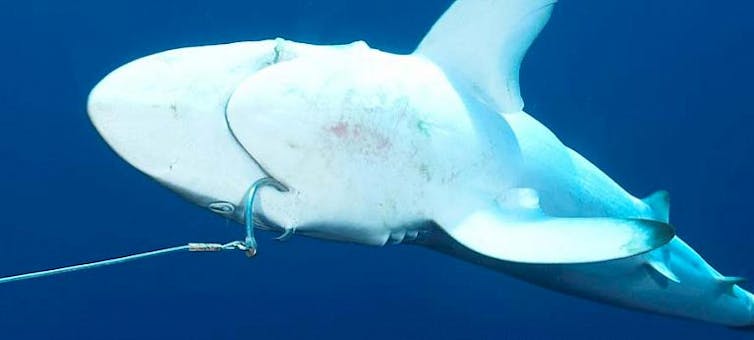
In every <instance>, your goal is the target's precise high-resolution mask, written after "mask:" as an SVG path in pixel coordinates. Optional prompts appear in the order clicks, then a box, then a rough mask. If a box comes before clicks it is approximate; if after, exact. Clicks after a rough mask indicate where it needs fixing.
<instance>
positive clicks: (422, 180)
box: [89, 0, 754, 326]
mask: <svg viewBox="0 0 754 340" xmlns="http://www.w3.org/2000/svg"><path fill="white" fill-rule="evenodd" d="M553 3H554V1H549V0H537V1H526V0H518V1H516V0H511V1H488V0H460V1H457V2H456V3H455V4H454V5H453V7H451V9H450V10H449V11H448V12H447V13H446V14H445V16H444V17H443V18H442V19H441V20H440V21H439V22H438V23H437V24H436V25H435V27H434V28H433V30H432V31H431V32H430V33H429V35H428V36H427V38H425V40H424V42H423V43H422V45H421V46H420V47H419V48H418V49H417V51H416V53H414V54H412V55H407V56H403V55H393V54H390V53H385V52H381V51H377V50H374V49H371V48H369V47H368V46H367V45H366V44H364V43H354V44H352V45H347V46H313V45H307V44H300V43H294V42H287V41H284V40H281V39H278V40H269V41H260V42H247V43H237V44H229V45H220V46H208V47H200V48H189V49H181V50H175V51H168V52H164V53H160V54H157V55H154V56H150V57H147V58H144V59H141V60H138V61H135V62H133V63H131V64H129V65H127V66H124V67H123V68H121V69H119V70H117V71H115V72H113V74H111V75H110V76H108V77H107V78H106V79H105V80H103V82H102V83H100V84H99V85H98V86H97V88H95V90H94V91H93V92H92V95H91V97H90V103H89V108H90V115H91V117H92V120H93V122H94V123H95V125H96V126H97V128H98V129H99V130H100V132H101V133H102V134H103V136H105V138H106V139H107V140H108V142H109V143H110V144H111V145H112V146H113V147H114V149H115V150H116V151H117V152H119V153H120V154H121V155H122V156H123V157H124V158H125V159H127V160H128V161H129V162H131V163H132V164H134V165H135V166H137V167H138V168H139V169H141V170H142V171H144V172H145V173H147V174H149V175H150V176H152V177H154V178H155V179H157V180H158V181H160V182H161V183H163V184H165V185H168V186H169V187H171V188H173V189H175V190H176V191H178V192H179V193H181V194H182V195H184V196H185V197H187V198H188V199H190V200H191V201H193V202H194V203H197V204H199V205H201V206H204V207H208V208H210V209H212V210H213V211H215V212H218V213H221V214H224V215H226V216H228V217H231V218H234V219H236V220H239V221H242V220H243V218H244V213H246V212H245V211H243V210H241V209H238V207H239V206H241V204H240V202H241V201H242V200H243V198H244V194H245V192H246V190H247V189H248V186H249V184H250V183H252V182H254V181H255V180H257V179H259V178H262V177H265V176H272V177H275V178H276V179H278V180H280V181H281V182H283V183H284V184H285V185H286V186H288V188H290V189H291V191H290V192H288V193H278V192H275V191H273V190H269V191H266V190H265V191H262V192H261V193H260V195H259V197H258V200H257V203H256V204H257V210H256V212H257V213H258V216H255V217H256V218H257V219H258V221H259V225H258V226H260V227H265V228H269V229H280V230H284V231H285V232H286V233H287V234H290V233H292V232H294V231H295V233H297V234H302V235H307V236H312V237H319V238H325V239H331V240H339V241H348V242H356V243H362V244H370V245H385V244H389V243H409V244H421V245H424V246H427V247H430V248H433V249H436V250H439V251H442V252H445V253H448V254H450V255H453V256H456V257H460V258H463V259H466V260H469V261H472V262H475V263H479V264H482V265H485V266H489V267H492V268H494V269H497V270H500V271H503V272H506V273H509V274H512V275H515V276H517V277H520V278H522V279H524V280H527V281H530V282H533V283H535V284H539V285H543V286H546V287H549V288H552V289H555V290H560V291H564V292H567V293H571V294H576V295H580V296H583V297H587V298H591V299H596V300H600V301H604V302H608V303H613V304H617V305H621V306H626V307H632V308H639V309H644V310H648V311H654V312H659V313H663V314H669V315H676V316H682V317H688V318H694V319H700V320H705V321H710V322H716V323H721V324H726V325H731V326H748V325H751V324H752V323H754V307H753V306H754V304H753V300H752V296H751V295H750V294H749V293H748V292H746V291H745V290H743V289H741V288H740V287H738V286H737V285H736V283H738V282H739V281H738V280H737V279H735V278H727V277H724V276H722V275H720V274H719V273H718V272H716V271H715V270H714V269H713V268H712V267H710V266H709V265H708V264H707V263H706V262H705V261H704V260H703V259H702V258H701V257H700V256H699V255H698V254H697V253H696V252H694V251H693V250H692V249H691V248H690V247H688V246H687V245H686V244H685V243H684V242H683V241H681V240H680V239H679V238H677V237H675V238H674V237H673V235H672V230H670V229H669V227H668V226H667V224H666V223H667V222H668V203H667V196H666V195H665V194H663V193H658V194H656V195H654V196H652V197H650V198H647V199H645V200H640V199H637V198H635V197H633V196H631V195H630V194H628V193H627V192H626V191H625V190H623V189H622V188H621V187H620V186H619V185H617V184H616V183H614V182H613V181H612V180H611V179H610V178H609V177H608V176H606V175H605V174H604V173H603V172H602V171H600V170H599V169H598V168H597V167H595V166H594V165H592V164H591V163H590V162H589V161H587V160H586V159H584V158H583V157H581V156H580V155H579V154H578V153H576V152H574V151H573V150H571V149H569V148H568V147H566V146H565V145H563V144H562V143H561V142H560V141H559V140H558V139H557V137H555V135H554V134H553V133H552V132H550V131H549V130H548V129H547V128H546V127H544V126H543V125H542V124H540V123H539V122H537V121H536V120H535V119H534V118H532V117H531V116H530V115H528V114H527V113H526V112H524V111H523V102H522V101H521V98H520V95H519V89H518V67H519V64H520V61H521V59H522V58H523V55H524V54H525V52H526V49H527V48H528V46H529V45H530V44H531V42H532V41H533V40H534V38H535V37H536V35H537V34H538V32H539V30H540V29H541V28H542V27H543V26H544V25H545V23H546V21H547V19H548V18H549V15H550V11H551V8H552V5H553ZM481 34H489V35H494V38H493V39H490V38H489V37H481V36H480V35H481ZM498 35H499V36H498ZM671 239H672V240H671ZM668 241H669V242H668Z"/></svg>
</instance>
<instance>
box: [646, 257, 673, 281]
mask: <svg viewBox="0 0 754 340" xmlns="http://www.w3.org/2000/svg"><path fill="white" fill-rule="evenodd" d="M647 264H648V265H649V266H650V267H652V269H653V270H654V271H655V272H657V273H659V274H660V275H662V276H663V277H665V278H666V279H668V280H670V281H673V282H675V283H681V279H679V278H678V275H676V274H675V273H674V272H673V271H672V270H671V269H670V268H669V267H668V266H667V265H665V263H664V262H662V261H656V260H649V261H647Z"/></svg>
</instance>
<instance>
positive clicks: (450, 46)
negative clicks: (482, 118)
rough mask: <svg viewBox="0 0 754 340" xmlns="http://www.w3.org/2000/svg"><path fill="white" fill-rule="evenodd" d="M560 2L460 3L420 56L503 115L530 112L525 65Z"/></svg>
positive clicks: (481, 0) (493, 0) (420, 50)
mask: <svg viewBox="0 0 754 340" xmlns="http://www.w3.org/2000/svg"><path fill="white" fill-rule="evenodd" d="M555 2H557V0H457V1H456V2H455V3H453V5H452V6H451V7H450V9H448V10H447V11H446V12H445V14H444V15H443V16H442V18H440V20H439V21H438V22H437V23H435V25H434V27H432V30H431V31H430V32H429V33H428V34H427V36H426V37H425V38H424V40H423V41H422V43H421V44H420V45H419V47H418V48H417V50H416V52H415V54H418V55H422V56H425V57H427V58H429V59H431V60H432V61H434V62H435V63H437V64H438V65H439V66H440V67H441V68H442V69H443V70H445V71H446V73H448V75H449V77H450V78H451V79H453V81H454V82H456V83H459V82H460V83H461V84H462V86H465V87H466V88H467V89H469V90H472V91H474V92H476V93H475V94H476V95H477V96H478V97H479V99H481V100H482V101H484V102H486V103H487V104H488V105H491V106H492V107H494V108H495V109H496V110H497V111H498V112H500V113H509V112H518V111H521V110H522V109H523V107H524V103H523V100H522V99H521V93H520V89H519V84H518V73H519V68H520V65H521V60H522V59H523V57H524V55H525V54H526V50H527V49H528V48H529V46H530V45H531V44H532V42H533V41H534V39H535V38H536V37H537V35H538V34H539V32H540V31H541V30H542V28H543V27H544V26H545V24H546V23H547V21H548V19H549V18H550V14H551V12H552V8H553V5H554V4H555Z"/></svg>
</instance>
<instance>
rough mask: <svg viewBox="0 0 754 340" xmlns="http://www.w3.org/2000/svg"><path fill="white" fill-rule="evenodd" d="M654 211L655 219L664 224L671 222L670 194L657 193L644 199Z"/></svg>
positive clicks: (663, 191) (665, 192)
mask: <svg viewBox="0 0 754 340" xmlns="http://www.w3.org/2000/svg"><path fill="white" fill-rule="evenodd" d="M642 201H643V202H644V204H646V205H648V206H649V208H650V209H652V214H653V215H654V217H655V218H656V219H657V220H659V221H662V222H665V223H668V222H669V221H670V194H669V193H668V192H667V191H665V190H660V191H657V192H655V193H653V194H651V195H649V196H647V197H644V198H643V199H642Z"/></svg>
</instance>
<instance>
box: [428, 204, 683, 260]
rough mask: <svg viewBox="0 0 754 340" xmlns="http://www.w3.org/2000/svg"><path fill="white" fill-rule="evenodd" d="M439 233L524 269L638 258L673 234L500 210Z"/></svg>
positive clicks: (645, 223) (651, 226)
mask: <svg viewBox="0 0 754 340" xmlns="http://www.w3.org/2000/svg"><path fill="white" fill-rule="evenodd" d="M441 227H442V228H443V229H444V230H445V231H446V232H447V233H448V234H449V235H450V236H451V237H453V238H454V239H455V240H456V241H458V242H459V243H461V244H463V245H464V246H466V247H467V248H469V249H471V250H473V251H475V252H477V253H480V254H482V255H485V256H489V257H492V258H496V259H499V260H505V261H512V262H523V263H546V264H567V263H588V262H599V261H607V260H614V259H620V258H625V257H629V256H633V255H638V254H642V253H645V252H648V251H650V250H653V249H656V248H658V247H660V246H662V245H664V244H666V243H668V242H669V241H670V240H671V239H672V238H673V236H674V232H673V228H672V227H671V226H670V225H668V224H665V223H662V222H657V221H649V220H639V219H617V218H556V217H550V216H546V215H544V214H532V213H531V211H526V212H525V213H523V214H521V213H518V212H516V211H513V212H511V211H508V210H507V209H502V208H500V207H498V206H494V207H490V208H487V209H484V210H480V211H476V212H474V213H472V214H470V215H468V216H467V217H465V218H463V219H461V220H460V222H458V223H456V224H454V225H441Z"/></svg>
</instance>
